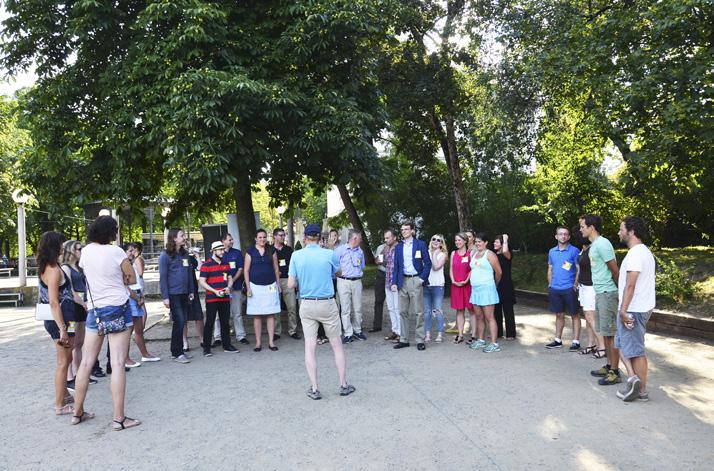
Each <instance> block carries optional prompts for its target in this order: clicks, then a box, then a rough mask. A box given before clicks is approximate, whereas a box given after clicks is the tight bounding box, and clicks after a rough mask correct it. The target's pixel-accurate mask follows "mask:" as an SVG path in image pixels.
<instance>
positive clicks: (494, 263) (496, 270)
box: [488, 250, 503, 284]
mask: <svg viewBox="0 0 714 471" xmlns="http://www.w3.org/2000/svg"><path fill="white" fill-rule="evenodd" d="M488 263H490V264H491V268H493V274H494V277H495V279H496V284H499V283H500V282H501V277H502V276H503V271H502V270H501V264H500V263H498V257H496V254H495V253H493V252H491V251H490V250H489V251H488Z"/></svg>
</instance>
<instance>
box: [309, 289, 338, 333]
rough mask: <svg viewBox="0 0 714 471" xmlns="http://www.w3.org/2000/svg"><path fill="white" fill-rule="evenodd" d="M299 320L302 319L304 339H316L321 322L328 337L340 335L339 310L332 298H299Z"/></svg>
mask: <svg viewBox="0 0 714 471" xmlns="http://www.w3.org/2000/svg"><path fill="white" fill-rule="evenodd" d="M300 320H301V321H302V332H303V335H304V336H305V339H316V338H317V329H318V328H319V327H320V324H322V327H324V329H325V335H326V336H327V338H328V339H333V338H339V337H341V336H342V326H341V324H340V310H339V309H338V308H337V302H336V301H335V300H334V298H333V299H321V300H319V301H317V300H314V299H301V300H300Z"/></svg>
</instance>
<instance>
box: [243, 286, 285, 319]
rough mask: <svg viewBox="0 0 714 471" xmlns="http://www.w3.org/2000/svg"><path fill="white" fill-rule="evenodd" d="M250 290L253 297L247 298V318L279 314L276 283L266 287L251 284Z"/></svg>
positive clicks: (278, 295)
mask: <svg viewBox="0 0 714 471" xmlns="http://www.w3.org/2000/svg"><path fill="white" fill-rule="evenodd" d="M250 290H251V292H252V293H253V296H251V297H249V298H248V309H247V311H246V314H248V315H249V316H267V315H271V314H280V293H278V286H277V284H276V283H273V284H272V285H267V286H264V285H256V284H253V283H251V284H250Z"/></svg>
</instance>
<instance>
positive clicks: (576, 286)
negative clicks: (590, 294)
mask: <svg viewBox="0 0 714 471" xmlns="http://www.w3.org/2000/svg"><path fill="white" fill-rule="evenodd" d="M578 280H580V264H579V263H576V264H575V283H573V289H574V290H576V291H577V290H578Z"/></svg>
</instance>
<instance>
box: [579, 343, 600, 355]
mask: <svg viewBox="0 0 714 471" xmlns="http://www.w3.org/2000/svg"><path fill="white" fill-rule="evenodd" d="M596 351H597V345H590V346H589V347H585V348H584V349H583V350H581V351H580V354H581V355H590V354H593V353H595V352H596Z"/></svg>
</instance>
